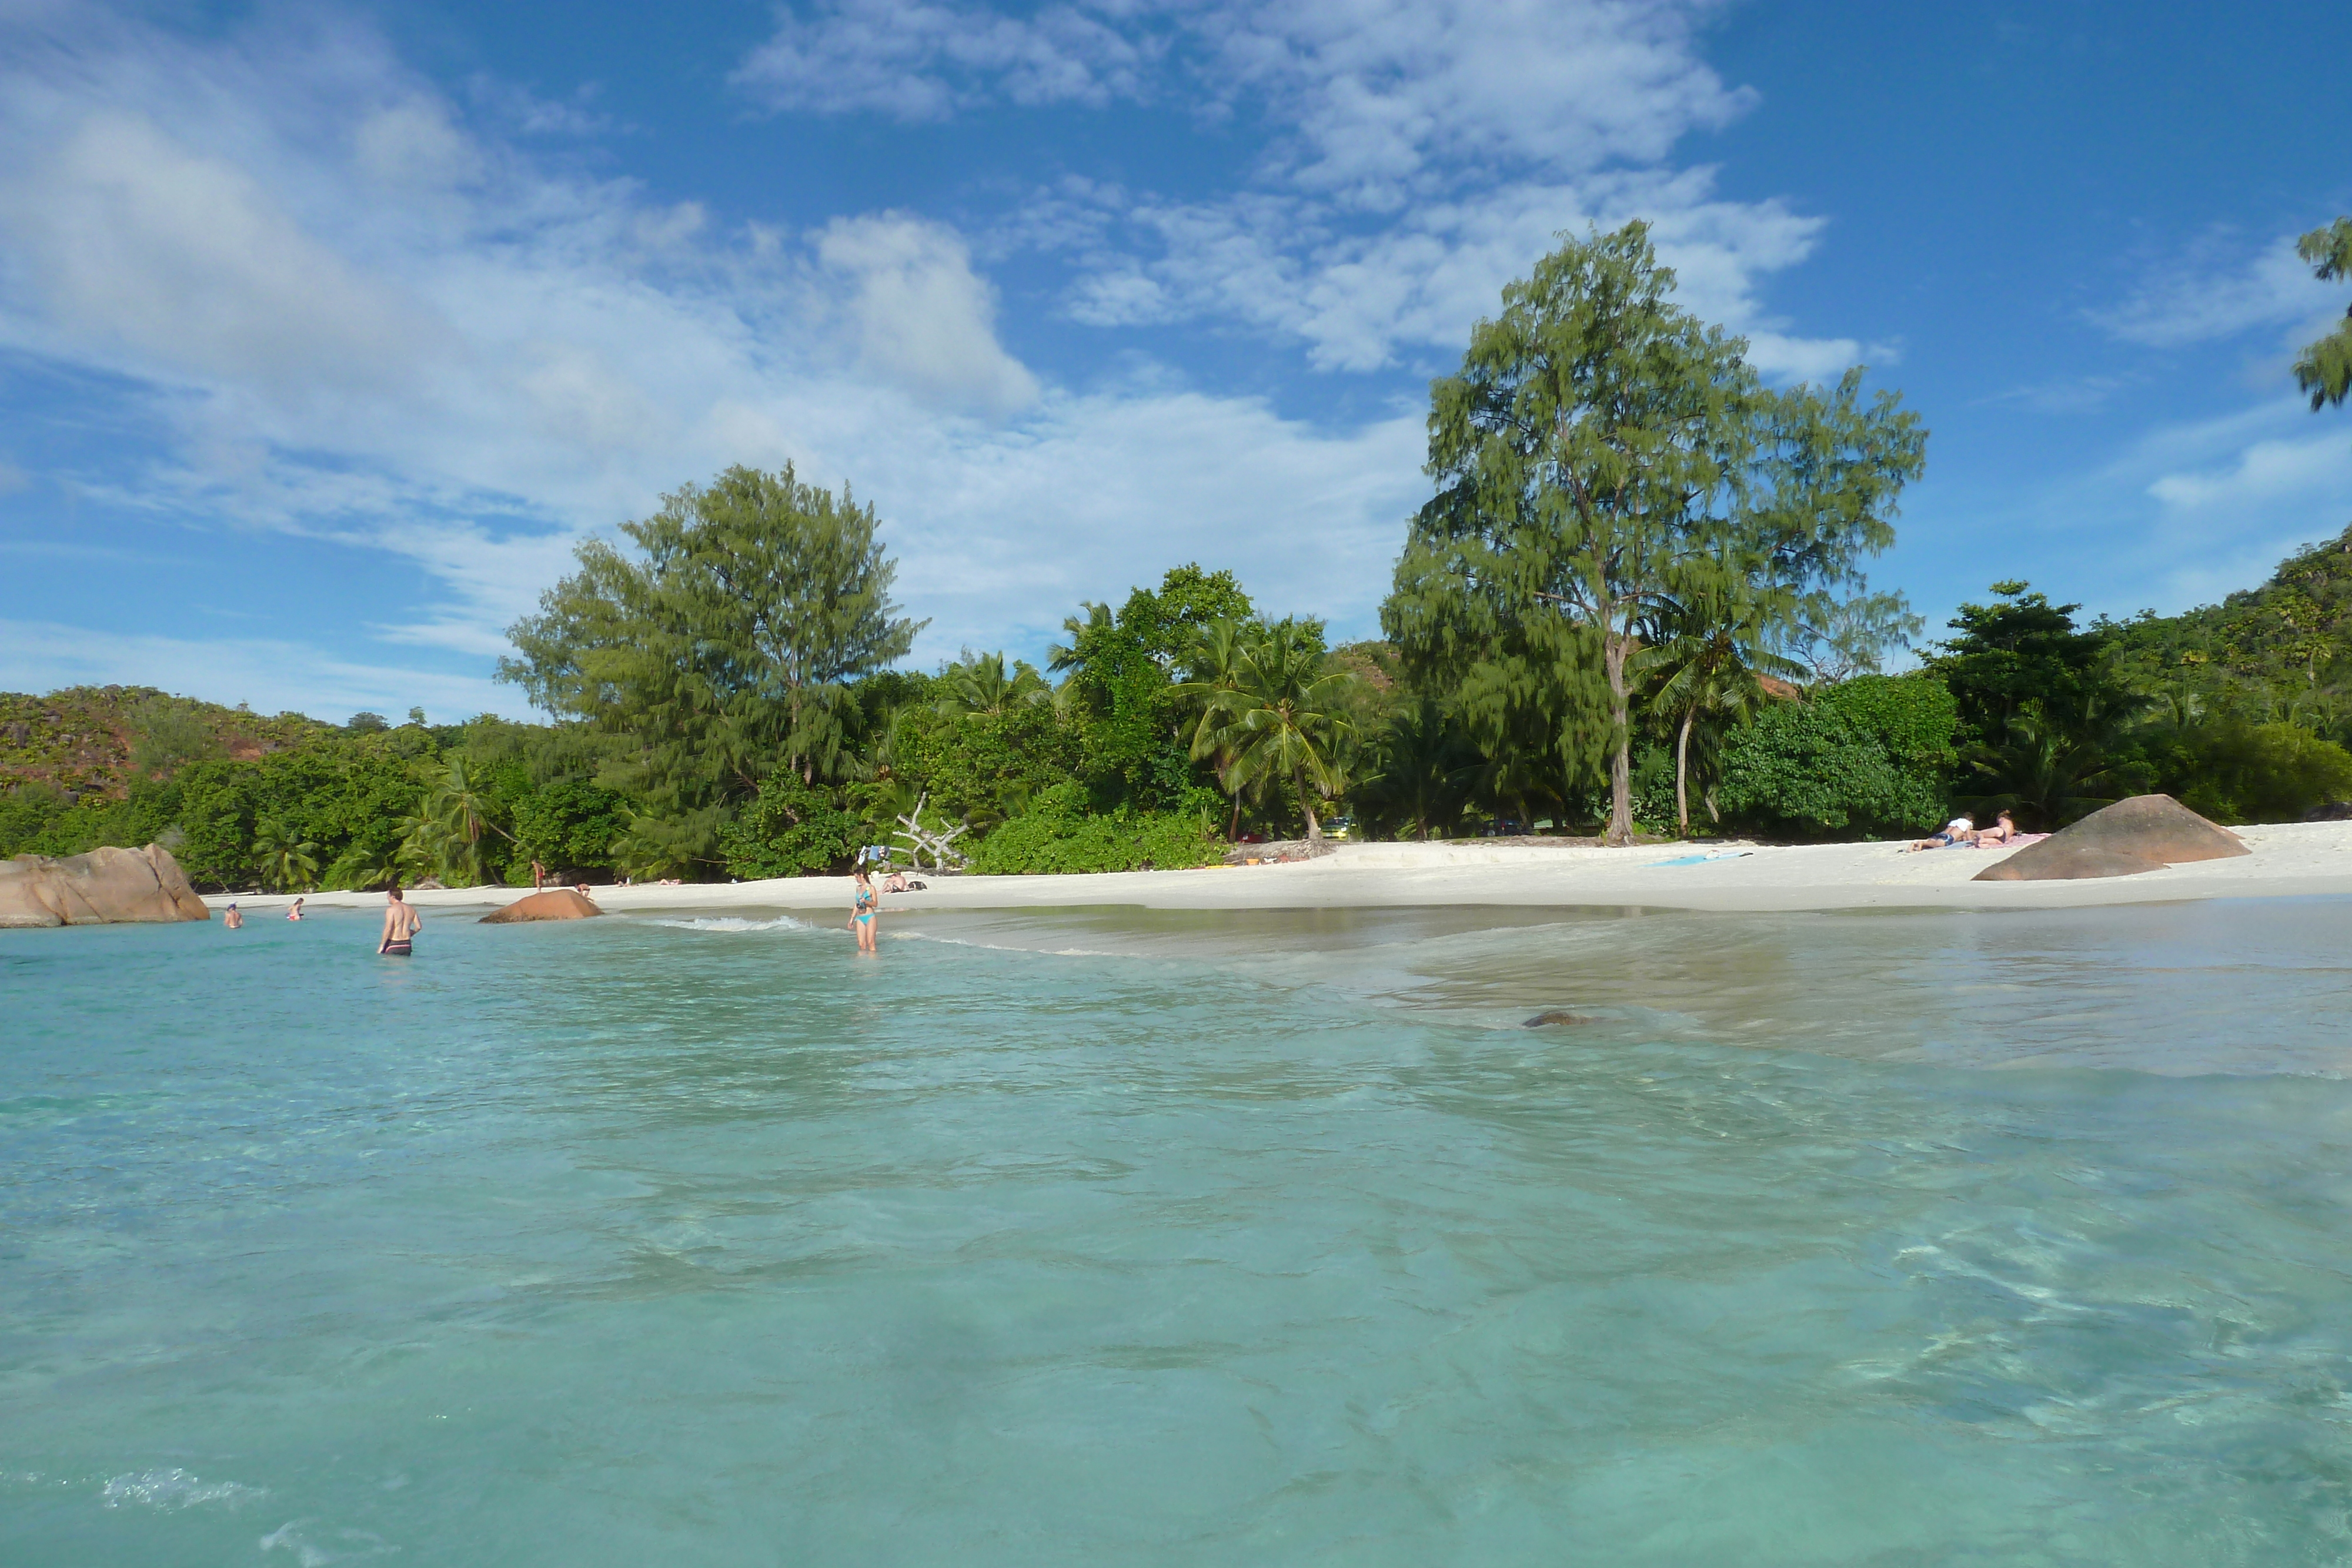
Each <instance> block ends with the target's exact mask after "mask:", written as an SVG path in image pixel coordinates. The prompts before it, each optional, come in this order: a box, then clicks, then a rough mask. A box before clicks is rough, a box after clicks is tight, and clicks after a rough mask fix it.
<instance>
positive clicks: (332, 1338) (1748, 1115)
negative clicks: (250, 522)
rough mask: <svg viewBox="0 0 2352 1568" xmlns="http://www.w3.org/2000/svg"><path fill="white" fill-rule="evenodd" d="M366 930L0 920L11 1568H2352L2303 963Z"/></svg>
mask: <svg viewBox="0 0 2352 1568" xmlns="http://www.w3.org/2000/svg"><path fill="white" fill-rule="evenodd" d="M373 924H374V923H373V919H372V918H368V919H362V918H360V917H356V916H351V915H326V916H324V917H321V918H319V919H315V920H313V921H310V922H306V923H304V924H303V925H299V926H291V925H287V924H286V923H284V922H280V921H275V920H260V921H257V922H256V923H255V924H254V925H252V926H250V927H248V928H247V930H245V931H243V932H240V933H229V932H225V931H223V930H222V929H221V928H220V927H219V926H218V925H216V924H215V925H211V926H207V927H201V928H190V927H174V928H140V927H121V928H106V929H91V930H79V931H65V932H22V933H16V932H11V933H0V1562H5V1563H11V1564H14V1563H28V1564H46V1563H110V1564H118V1563H119V1564H140V1563H157V1564H162V1563H174V1564H177V1563H241V1562H254V1563H309V1564H318V1563H328V1562H353V1561H362V1560H367V1559H371V1558H374V1557H390V1556H394V1555H396V1556H398V1557H400V1558H402V1559H404V1560H405V1561H410V1562H423V1563H550V1564H555V1563H562V1564H578V1563H649V1562H656V1561H658V1562H664V1563H670V1562H677V1563H766V1562H774V1563H796V1564H797V1563H940V1562H948V1561H952V1562H956V1563H1226V1562H1249V1563H1339V1562H1345V1563H1400V1564H1404V1563H1411V1564H1426V1563H1443V1562H1465V1563H1467V1562H1477V1563H1523V1562H1524V1563H1535V1562H1541V1563H1558V1562H1562V1561H1584V1562H1595V1563H1729V1562H1737V1563H1996V1562H1998V1563H2116V1562H2131V1563H2183V1564H2187V1563H2197V1564H2210V1563H2336V1562H2341V1561H2344V1560H2345V1559H2346V1558H2347V1556H2352V1395H2347V1386H2352V1373H2348V1372H2347V1351H2352V1312H2347V1307H2352V1287H2348V1286H2347V1265H2352V1227H2347V1211H2346V1204H2347V1197H2352V1083H2347V1082H2346V1081H2345V1078H2344V1077H2343V1076H2341V1073H2342V1070H2343V1068H2344V1067H2345V1065H2346V1058H2345V1055H2344V1051H2345V1040H2346V1034H2347V1031H2346V1029H2345V1024H2346V1021H2347V1017H2346V1015H2347V1004H2352V973H2347V967H2346V965H2345V962H2344V960H2343V959H2342V958H2341V957H2340V956H2339V955H2342V954H2344V953H2345V952H2346V951H2347V938H2352V904H2345V903H2341V902H2332V901H2329V902H2284V901H2280V902H2267V903H2260V904H2184V905H2174V906H2168V907H2162V908H2155V909H2141V910H2100V911H2083V912H2071V913H2065V914H2052V915H1900V916H1888V915H1876V916H1867V917H1864V916H1801V917H1786V916H1769V917H1768V916H1749V915H1643V916H1639V917H1632V916H1617V915H1560V914H1543V913H1541V912H1532V911H1517V912H1508V913H1506V914H1486V915H1480V914H1465V913H1463V912H1452V913H1424V912H1386V913H1382V914H1379V915H1334V914H1328V913H1326V914H1297V915H1259V916H1239V915H1219V916H1207V915H1147V914H1142V913H1139V912H1134V911H1127V912H1114V913H1106V912H1093V913H1087V914H1075V913H1074V914H1069V915H1055V916H1050V917H1041V916H1025V917H1020V918H1013V917H1005V916H994V917H991V916H940V915H930V916H920V917H910V918H908V919H904V920H899V921H897V922H895V928H891V929H889V930H888V935H887V936H886V939H885V941H884V944H883V949H884V950H883V954H882V956H881V957H880V958H879V959H878V960H872V961H861V960H860V959H858V958H857V957H856V956H855V954H854V951H853V949H852V945H851V943H850V941H849V938H848V937H847V936H846V935H845V934H844V933H842V932H840V931H838V930H836V929H831V928H825V929H814V928H811V927H809V926H806V925H801V924H799V923H796V922H791V921H763V920H759V919H756V918H746V917H744V916H741V915H714V916H709V917H704V918H702V919H699V920H698V919H695V918H693V917H672V918H669V919H667V920H663V921H655V920H650V919H620V918H613V919H606V920H601V921H597V922H594V923H592V924H588V925H559V926H520V927H504V926H494V927H480V926H476V925H470V924H467V923H464V922H462V921H460V920H458V919H456V918H452V917H446V916H444V917H438V918H433V919H432V920H431V922H430V924H428V925H427V926H426V929H425V936H424V939H423V940H422V941H421V942H420V943H419V956H418V957H417V958H416V959H415V960H414V961H412V962H410V963H408V964H405V965H402V964H399V963H397V962H396V961H391V960H380V959H377V958H375V957H374V956H373V955H372V953H371V952H370V951H369V949H370V948H371V947H372V946H373ZM1536 1009H1567V1010H1571V1011H1573V1012H1574V1013H1575V1014H1576V1015H1577V1016H1578V1017H1580V1018H1581V1019H1587V1020H1589V1021H1586V1022H1582V1023H1578V1024H1573V1025H1566V1026H1559V1027H1552V1028H1544V1029H1527V1028H1522V1027H1519V1023H1520V1020H1521V1019H1523V1018H1524V1017H1526V1016H1528V1013H1529V1012H1531V1011H1533V1010H1536Z"/></svg>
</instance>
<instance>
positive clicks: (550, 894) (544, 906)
mask: <svg viewBox="0 0 2352 1568" xmlns="http://www.w3.org/2000/svg"><path fill="white" fill-rule="evenodd" d="M602 914H604V911H603V910H601V909H599V908H597V907H596V903H595V900H593V899H592V898H590V897H589V896H588V895H587V894H584V893H575V892H573V891H572V889H571V888H568V887H551V888H549V889H548V890H547V891H546V892H545V893H534V894H530V896H528V897H526V898H518V899H516V900H515V901H514V902H513V903H512V904H508V905H507V906H506V907H505V908H504V909H499V910H494V911H492V912H491V913H490V914H488V915H483V916H482V924H483V925H506V924H508V923H509V922H510V921H518V920H585V919H587V918H588V917H589V916H591V915H602Z"/></svg>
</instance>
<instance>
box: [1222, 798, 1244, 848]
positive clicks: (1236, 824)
mask: <svg viewBox="0 0 2352 1568" xmlns="http://www.w3.org/2000/svg"><path fill="white" fill-rule="evenodd" d="M1240 831H1242V792H1241V791H1240V790H1238V789H1236V790H1234V820H1233V821H1231V822H1229V823H1227V824H1226V825H1225V841H1226V842H1227V843H1231V842H1233V838H1234V834H1235V833H1238V832H1240Z"/></svg>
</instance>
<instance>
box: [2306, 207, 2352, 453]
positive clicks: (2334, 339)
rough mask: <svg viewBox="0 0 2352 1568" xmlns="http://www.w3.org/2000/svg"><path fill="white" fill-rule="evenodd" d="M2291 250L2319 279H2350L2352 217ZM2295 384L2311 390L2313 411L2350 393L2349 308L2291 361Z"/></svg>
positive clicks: (2351, 331)
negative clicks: (2332, 327)
mask: <svg viewBox="0 0 2352 1568" xmlns="http://www.w3.org/2000/svg"><path fill="white" fill-rule="evenodd" d="M2294 250H2295V254H2296V255H2297V256H2301V257H2303V259H2304V260H2305V261H2306V262H2308V263H2310V264H2311V269H2312V271H2313V272H2314V273H2315V274H2316V275H2317V276H2318V277H2319V279H2320V281H2321V282H2323V283H2336V282H2343V281H2347V280H2352V218H2338V219H2336V221H2335V222H2334V223H2332V224H2330V225H2327V226H2326V228H2324V229H2314V230H2312V231H2311V232H2310V233H2309V234H2307V235H2304V236H2303V238H2302V239H2300V240H2298V241H2297V242H2295V247H2294ZM2294 380H2295V384H2296V385H2297V386H2299V387H2301V388H2302V389H2303V390H2304V391H2305V392H2309V393H2310V394H2311V409H2312V412H2313V413H2318V412H2319V411H2320V410H2321V409H2323V408H2325V407H2326V406H2327V405H2328V404H2329V403H2331V402H2333V403H2341V402H2343V401H2344V399H2345V396H2346V394H2347V393H2352V309H2347V311H2346V312H2345V319H2344V322H2343V324H2342V325H2341V326H2339V327H2337V328H2336V330H2334V331H2333V332H2330V333H2329V334H2327V336H2326V337H2325V338H2322V339H2320V340H2319V341H2317V342H2315V343H2314V344H2312V345H2311V346H2310V347H2308V348H2306V349H2305V350H2304V351H2303V354H2302V357H2301V358H2299V359H2297V360H2296V361H2295V362H2294Z"/></svg>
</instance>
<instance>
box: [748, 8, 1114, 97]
mask: <svg viewBox="0 0 2352 1568" xmlns="http://www.w3.org/2000/svg"><path fill="white" fill-rule="evenodd" d="M1152 52H1153V45H1152V41H1151V40H1150V38H1148V37H1144V38H1133V37H1128V36H1126V35H1124V34H1122V33H1121V32H1119V31H1118V29H1117V28H1116V27H1114V26H1109V25H1108V24H1107V23H1106V21H1105V20H1104V19H1102V18H1100V17H1097V16H1089V15H1088V14H1087V12H1086V11H1085V10H1082V9H1080V8H1078V7H1076V6H1071V5H1048V6H1046V7H1045V8H1044V9H1042V10H1040V11H1038V12H1037V13H1036V14H1035V15H1034V16H1030V17H1026V18H1019V17H1012V16H1001V15H999V14H997V13H996V12H994V11H992V10H990V9H988V8H987V7H985V6H982V5H955V4H938V3H935V0H911V3H909V0H826V3H824V4H821V5H818V6H817V7H816V9H815V15H814V17H813V18H810V19H806V20H803V18H802V17H801V16H799V15H798V14H797V13H796V12H795V11H794V10H793V9H792V8H791V7H790V6H782V7H780V8H779V10H778V13H777V17H776V31H775V34H774V36H773V37H771V38H769V40H768V41H767V42H766V43H764V44H762V45H761V46H760V47H759V48H757V49H756V50H754V51H753V52H752V53H751V57H749V58H748V59H746V60H745V61H744V62H743V64H742V65H741V66H740V68H738V69H737V70H736V72H735V74H734V77H733V80H734V82H735V84H736V85H737V86H738V87H739V88H741V89H745V90H746V91H748V92H751V94H753V95H754V96H755V97H757V98H759V99H761V100H762V101H763V102H765V103H766V104H768V105H769V107H771V108H772V109H778V110H804V111H809V112H814V113H820V114H842V113H849V112H872V113H879V114H884V115H887V116H890V117H891V118H893V119H897V120H938V119H940V118H943V117H944V116H946V115H948V114H949V113H950V112H952V111H953V110H956V109H958V108H960V107H965V106H969V105H971V104H975V103H982V102H986V101H989V100H992V99H1003V100H1009V101H1011V102H1013V103H1019V104H1042V103H1058V102H1070V101H1076V102H1079V103H1087V104H1102V103H1106V102H1108V101H1109V100H1110V99H1112V98H1114V97H1133V96H1134V95H1135V94H1136V93H1137V92H1139V90H1140V88H1141V81H1140V78H1139V76H1138V68H1139V66H1140V65H1141V64H1142V63H1143V62H1144V60H1145V59H1146V58H1147V57H1149V55H1150V53H1152Z"/></svg>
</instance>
